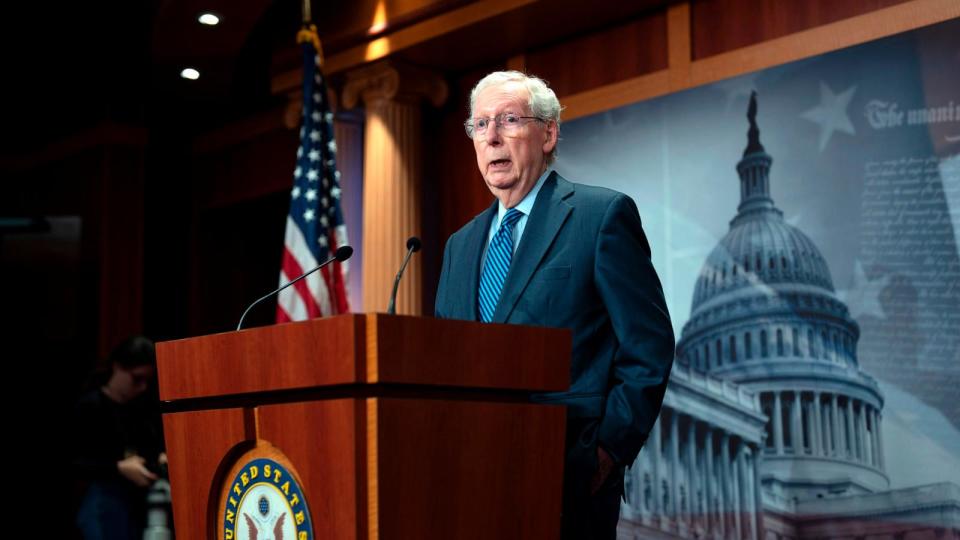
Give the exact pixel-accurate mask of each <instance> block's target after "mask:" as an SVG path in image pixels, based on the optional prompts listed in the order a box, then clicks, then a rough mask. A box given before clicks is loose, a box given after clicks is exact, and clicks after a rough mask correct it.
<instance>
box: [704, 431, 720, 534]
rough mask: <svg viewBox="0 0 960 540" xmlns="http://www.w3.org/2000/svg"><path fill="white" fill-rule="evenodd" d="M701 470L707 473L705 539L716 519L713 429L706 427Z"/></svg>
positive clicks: (705, 483) (705, 485)
mask: <svg viewBox="0 0 960 540" xmlns="http://www.w3.org/2000/svg"><path fill="white" fill-rule="evenodd" d="M703 452H704V453H703V459H704V462H703V468H704V469H706V471H707V476H706V481H705V482H704V491H705V493H706V499H707V506H706V512H704V516H703V517H704V520H705V524H704V528H705V529H706V530H707V537H708V538H709V537H710V536H711V531H712V530H713V528H714V526H715V523H716V521H717V520H716V517H715V515H714V513H713V490H714V488H715V487H716V483H717V482H716V481H715V480H714V477H713V428H712V427H711V426H710V425H707V431H706V433H704V434H703Z"/></svg>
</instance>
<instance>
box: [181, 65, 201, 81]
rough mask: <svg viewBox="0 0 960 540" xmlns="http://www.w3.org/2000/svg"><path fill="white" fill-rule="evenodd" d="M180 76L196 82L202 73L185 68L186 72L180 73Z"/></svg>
mask: <svg viewBox="0 0 960 540" xmlns="http://www.w3.org/2000/svg"><path fill="white" fill-rule="evenodd" d="M180 76H181V77H183V78H184V79H190V80H191V81H195V80H197V79H199V78H200V72H199V71H197V70H195V69H193V68H184V70H183V71H181V72H180Z"/></svg>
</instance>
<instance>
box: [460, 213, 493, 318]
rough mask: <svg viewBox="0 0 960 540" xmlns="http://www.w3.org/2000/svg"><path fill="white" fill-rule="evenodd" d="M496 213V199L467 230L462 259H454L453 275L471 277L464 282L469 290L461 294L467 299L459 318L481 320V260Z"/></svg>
mask: <svg viewBox="0 0 960 540" xmlns="http://www.w3.org/2000/svg"><path fill="white" fill-rule="evenodd" d="M496 215H497V203H496V201H494V203H493V205H491V206H490V208H488V209H487V210H486V211H485V212H484V213H483V214H481V217H480V219H477V220H476V221H474V224H473V226H472V227H471V228H470V230H469V231H467V234H466V238H464V245H465V252H464V256H463V258H461V259H460V260H458V261H454V264H455V265H457V268H456V270H455V271H454V272H453V275H455V276H469V277H470V279H469V280H467V282H466V283H464V284H463V286H464V287H466V288H467V291H465V293H464V295H463V296H460V298H466V299H467V303H466V306H465V312H464V313H460V314H459V315H460V317H459V318H461V319H465V320H469V321H476V320H479V316H478V314H479V311H478V308H477V290H478V288H479V287H480V260H481V255H483V250H484V249H485V248H486V245H487V237H488V236H489V235H490V220H492V219H493V218H494V216H496Z"/></svg>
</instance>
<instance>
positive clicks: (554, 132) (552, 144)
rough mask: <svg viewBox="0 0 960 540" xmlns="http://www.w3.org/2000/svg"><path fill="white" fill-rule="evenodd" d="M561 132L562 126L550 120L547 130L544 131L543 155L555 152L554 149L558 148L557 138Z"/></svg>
mask: <svg viewBox="0 0 960 540" xmlns="http://www.w3.org/2000/svg"><path fill="white" fill-rule="evenodd" d="M559 131H560V126H558V125H557V123H556V122H554V121H553V120H550V121H549V122H547V128H546V129H545V130H543V135H544V139H543V153H544V154H549V153H550V152H553V149H554V148H556V146H557V136H558V134H559Z"/></svg>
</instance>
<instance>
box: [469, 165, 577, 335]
mask: <svg viewBox="0 0 960 540" xmlns="http://www.w3.org/2000/svg"><path fill="white" fill-rule="evenodd" d="M572 193H573V186H572V185H571V184H570V182H567V181H566V180H564V179H563V177H561V176H560V175H559V174H557V173H556V172H553V173H551V175H550V178H547V181H546V182H545V183H544V184H543V187H542V188H541V189H540V193H538V194H537V200H536V202H535V203H534V204H533V210H531V211H530V217H528V218H527V225H526V227H525V228H524V230H523V236H522V237H521V238H520V245H519V246H518V247H517V251H516V252H515V253H514V256H513V262H512V263H511V264H510V270H509V271H508V272H507V279H506V281H505V282H504V284H503V290H502V291H501V292H500V301H499V303H498V304H497V309H496V311H495V312H494V313H493V321H492V322H495V323H502V322H506V320H507V318H508V317H510V313H512V312H513V308H514V306H515V305H516V303H517V300H519V299H520V295H521V294H523V290H524V289H526V288H527V284H528V283H529V282H530V278H532V277H533V273H534V271H536V269H537V267H538V266H540V262H541V261H542V260H543V257H544V255H546V254H547V250H548V249H549V248H550V246H551V245H552V244H553V241H554V239H555V238H556V237H557V233H559V232H560V228H561V227H562V226H563V223H564V222H565V221H566V220H567V216H568V215H570V211H571V210H573V208H572V207H571V206H570V205H569V204H567V203H566V202H565V201H564V199H566V198H567V197H568V196H570V195H571V194H572ZM487 225H488V227H489V225H490V222H489V221H487ZM477 264H478V266H479V261H478V263H477ZM477 275H478V279H479V273H478V274H477ZM476 302H477V300H476V294H474V297H473V303H474V308H476Z"/></svg>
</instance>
